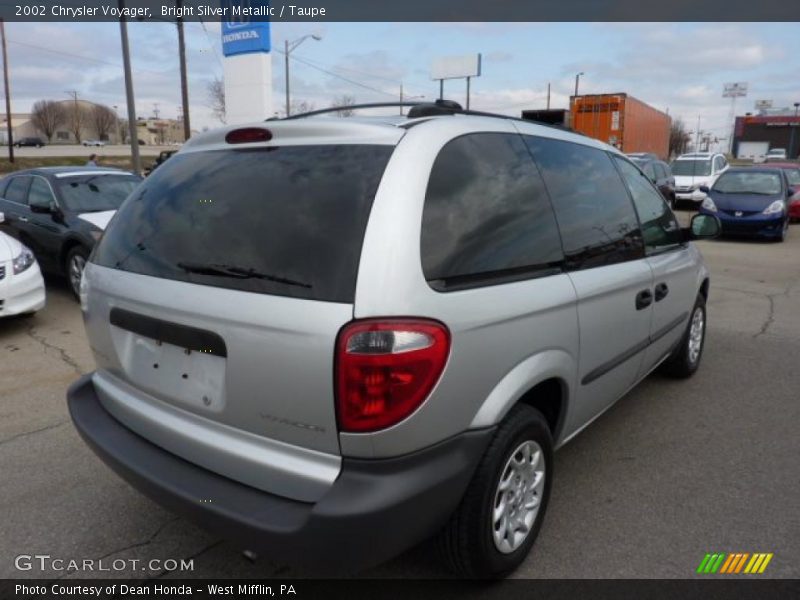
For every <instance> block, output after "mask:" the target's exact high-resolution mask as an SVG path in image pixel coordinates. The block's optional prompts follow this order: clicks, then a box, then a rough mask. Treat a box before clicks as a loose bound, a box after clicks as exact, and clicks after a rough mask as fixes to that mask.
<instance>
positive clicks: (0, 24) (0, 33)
mask: <svg viewBox="0 0 800 600" xmlns="http://www.w3.org/2000/svg"><path fill="white" fill-rule="evenodd" d="M0 37H1V38H3V82H4V84H5V90H6V126H7V128H8V162H10V163H13V162H14V127H13V126H12V125H11V86H10V85H9V83H8V48H7V46H6V24H5V21H3V19H0Z"/></svg>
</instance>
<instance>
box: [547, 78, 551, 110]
mask: <svg viewBox="0 0 800 600" xmlns="http://www.w3.org/2000/svg"><path fill="white" fill-rule="evenodd" d="M547 110H550V82H548V83H547Z"/></svg>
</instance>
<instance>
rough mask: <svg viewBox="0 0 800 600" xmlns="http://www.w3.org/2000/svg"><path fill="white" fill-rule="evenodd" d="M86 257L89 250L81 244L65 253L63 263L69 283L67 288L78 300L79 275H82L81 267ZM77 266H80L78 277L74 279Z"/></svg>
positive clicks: (83, 265) (84, 264) (84, 263)
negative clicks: (65, 257) (65, 256)
mask: <svg viewBox="0 0 800 600" xmlns="http://www.w3.org/2000/svg"><path fill="white" fill-rule="evenodd" d="M88 258H89V251H88V250H87V249H86V248H84V247H83V246H75V247H74V248H72V249H71V250H70V251H69V253H67V259H66V262H65V263H64V267H65V268H64V271H65V273H66V275H67V283H69V289H70V291H72V295H73V296H75V299H76V300H80V277H82V276H83V267H85V266H86V261H87V259H88ZM81 265H82V266H81ZM78 266H80V277H77V279H76V273H75V271H74V269H75V268H76V267H78Z"/></svg>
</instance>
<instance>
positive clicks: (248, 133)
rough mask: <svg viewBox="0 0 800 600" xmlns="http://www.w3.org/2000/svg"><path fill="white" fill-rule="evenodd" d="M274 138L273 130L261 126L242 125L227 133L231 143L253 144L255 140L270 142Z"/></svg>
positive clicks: (226, 136) (227, 139)
mask: <svg viewBox="0 0 800 600" xmlns="http://www.w3.org/2000/svg"><path fill="white" fill-rule="evenodd" d="M271 139H272V132H271V131H270V130H269V129H263V128H261V127H242V128H241V129H234V130H233V131H229V132H228V133H227V134H226V135H225V141H226V142H228V143H229V144H251V143H254V142H268V141H270V140H271Z"/></svg>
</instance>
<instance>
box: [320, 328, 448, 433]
mask: <svg viewBox="0 0 800 600" xmlns="http://www.w3.org/2000/svg"><path fill="white" fill-rule="evenodd" d="M449 352H450V333H449V332H448V331H447V328H446V327H445V326H444V325H442V324H441V323H438V322H436V321H427V320H424V321H423V320H417V319H392V320H383V319H381V320H365V321H356V322H354V323H350V324H349V325H346V326H345V327H344V328H343V329H342V330H341V331H340V332H339V339H338V340H337V342H336V408H337V416H338V420H339V430H340V431H351V432H365V431H376V430H378V429H385V428H386V427H390V426H392V425H394V424H395V423H399V422H400V421H402V420H403V419H405V418H406V417H407V416H409V415H410V414H411V413H412V412H414V411H415V410H416V409H417V408H418V407H419V406H420V405H421V404H422V403H423V402H424V401H425V399H426V398H427V397H428V394H430V392H431V390H432V389H433V386H434V385H436V382H437V381H438V380H439V376H440V375H441V374H442V371H443V370H444V365H445V362H447V355H448V353H449Z"/></svg>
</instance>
